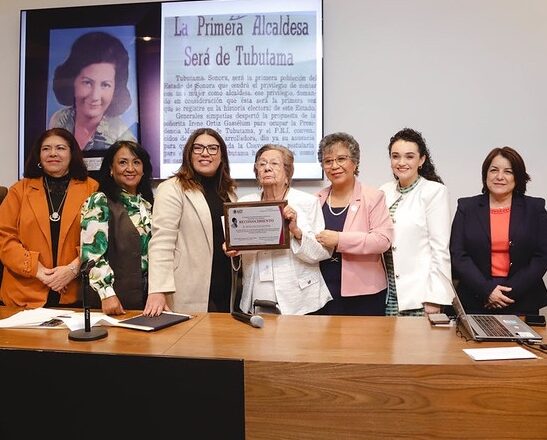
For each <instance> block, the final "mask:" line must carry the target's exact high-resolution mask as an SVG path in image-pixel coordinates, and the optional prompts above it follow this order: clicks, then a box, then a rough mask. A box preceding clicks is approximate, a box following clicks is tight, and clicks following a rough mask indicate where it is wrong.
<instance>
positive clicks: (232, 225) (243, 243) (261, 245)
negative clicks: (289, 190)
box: [224, 200, 290, 251]
mask: <svg viewBox="0 0 547 440" xmlns="http://www.w3.org/2000/svg"><path fill="white" fill-rule="evenodd" d="M286 205H287V201H286V200H283V201H280V202H240V203H225V204H224V231H225V235H226V249H227V250H228V251H231V250H237V251H240V250H265V249H288V248H289V244H290V233H289V228H288V223H287V221H285V217H284V215H283V208H284V207H285V206H286Z"/></svg>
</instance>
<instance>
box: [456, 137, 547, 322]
mask: <svg viewBox="0 0 547 440" xmlns="http://www.w3.org/2000/svg"><path fill="white" fill-rule="evenodd" d="M529 181H530V176H529V175H528V173H527V172H526V166H525V164H524V161H523V159H522V157H521V156H520V155H519V153H518V152H517V151H515V150H514V149H513V148H510V147H503V148H494V149H493V150H492V151H491V152H490V153H489V154H488V156H487V157H486V159H485V160H484V162H483V164H482V183H483V188H482V194H481V195H478V196H474V197H466V198H462V199H459V200H458V208H457V210H456V214H455V216H454V220H453V222H452V234H451V239H450V254H451V259H452V275H453V277H454V279H455V280H456V281H457V290H458V294H459V296H460V298H461V300H462V302H463V304H464V307H465V309H466V311H467V312H470V313H496V314H517V315H523V314H537V313H538V311H539V309H540V308H542V307H543V306H545V305H547V289H546V288H545V283H544V282H543V276H544V275H545V273H546V272H547V211H545V200H544V199H541V198H537V197H529V196H525V195H524V194H525V192H526V184H527V183H528V182H529Z"/></svg>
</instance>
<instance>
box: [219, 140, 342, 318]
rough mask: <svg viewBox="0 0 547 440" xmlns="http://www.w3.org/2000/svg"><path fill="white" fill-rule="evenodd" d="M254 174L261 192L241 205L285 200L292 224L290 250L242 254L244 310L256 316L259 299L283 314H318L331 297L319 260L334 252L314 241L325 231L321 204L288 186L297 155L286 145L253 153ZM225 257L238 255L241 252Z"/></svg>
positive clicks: (231, 252)
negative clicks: (256, 303) (256, 301)
mask: <svg viewBox="0 0 547 440" xmlns="http://www.w3.org/2000/svg"><path fill="white" fill-rule="evenodd" d="M254 171H255V175H256V178H257V181H258V184H259V186H260V187H261V188H262V191H261V192H260V193H255V194H249V195H246V196H244V197H242V198H241V199H240V201H241V202H249V201H258V200H264V201H281V200H285V199H286V200H287V202H288V204H287V206H285V208H284V211H283V215H284V217H285V219H286V220H287V221H288V222H289V231H290V235H291V237H290V248H289V249H278V250H266V251H245V252H242V253H241V260H242V270H243V290H242V294H241V301H240V308H241V310H242V311H243V312H246V313H249V312H254V311H255V309H254V304H255V300H260V301H269V302H271V303H272V304H277V308H278V309H279V312H281V314H284V315H304V314H307V313H310V312H314V311H316V310H318V309H320V308H321V307H323V306H324V305H325V303H326V302H327V301H330V300H331V299H332V297H331V295H330V293H329V289H328V288H327V286H326V284H325V281H324V280H323V277H322V276H321V271H320V270H319V262H320V261H321V260H324V259H325V258H329V257H330V254H331V252H330V251H329V250H328V249H326V248H324V247H323V246H321V245H320V244H319V243H318V242H317V240H316V238H315V235H316V234H317V233H318V232H319V231H322V230H323V229H324V228H325V224H324V221H323V215H322V213H321V208H320V206H319V200H318V199H317V198H316V197H315V196H313V195H312V194H308V193H305V192H303V191H299V190H297V189H294V188H291V187H290V184H291V179H292V175H293V172H294V155H293V153H292V152H291V151H290V150H289V149H288V148H286V147H284V146H281V145H272V144H268V145H264V146H263V147H262V148H260V149H259V150H258V151H257V153H256V155H255V168H254ZM227 254H228V255H229V256H236V255H239V253H238V252H237V251H228V252H227ZM258 311H260V309H259V310H258Z"/></svg>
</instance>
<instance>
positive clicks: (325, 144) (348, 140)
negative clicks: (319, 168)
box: [317, 132, 361, 176]
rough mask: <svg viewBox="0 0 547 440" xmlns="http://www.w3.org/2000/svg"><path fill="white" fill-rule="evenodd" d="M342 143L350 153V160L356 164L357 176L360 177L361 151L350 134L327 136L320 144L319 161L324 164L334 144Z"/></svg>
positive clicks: (341, 133) (342, 133)
mask: <svg viewBox="0 0 547 440" xmlns="http://www.w3.org/2000/svg"><path fill="white" fill-rule="evenodd" d="M337 143H341V144H343V145H344V146H345V147H346V148H347V149H348V151H349V158H350V159H351V160H352V162H353V163H354V164H355V173H354V174H355V175H356V176H358V175H359V162H360V161H361V151H360V149H359V143H358V142H357V141H356V140H355V138H354V137H353V136H352V135H351V134H348V133H344V132H337V133H331V134H328V135H326V136H325V137H324V138H323V139H321V141H320V142H319V149H318V151H317V159H318V160H319V162H320V163H322V162H323V156H324V155H325V153H326V152H327V151H329V150H330V149H331V148H332V146H333V145H334V144H337Z"/></svg>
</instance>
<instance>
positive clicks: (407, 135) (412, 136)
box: [388, 128, 443, 183]
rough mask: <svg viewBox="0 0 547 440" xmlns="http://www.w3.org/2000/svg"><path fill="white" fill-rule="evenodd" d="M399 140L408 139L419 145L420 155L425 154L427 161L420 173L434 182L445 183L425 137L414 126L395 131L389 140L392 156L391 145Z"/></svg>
mask: <svg viewBox="0 0 547 440" xmlns="http://www.w3.org/2000/svg"><path fill="white" fill-rule="evenodd" d="M397 141H407V142H414V143H415V144H416V145H418V153H419V154H420V157H424V156H425V161H424V163H423V164H422V166H421V167H420V168H419V169H418V174H419V175H420V176H422V177H423V178H425V179H427V180H432V181H434V182H439V183H443V179H441V177H440V176H439V175H438V174H437V172H436V171H435V165H434V164H433V159H431V153H430V152H429V149H428V148H427V145H426V144H425V138H424V137H423V136H422V133H420V132H419V131H417V130H413V129H412V128H403V129H402V130H399V131H398V132H397V133H395V134H394V135H393V136H392V137H391V139H390V140H389V146H388V150H389V155H390V156H391V147H392V146H393V144H394V143H395V142H397Z"/></svg>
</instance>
